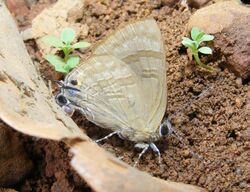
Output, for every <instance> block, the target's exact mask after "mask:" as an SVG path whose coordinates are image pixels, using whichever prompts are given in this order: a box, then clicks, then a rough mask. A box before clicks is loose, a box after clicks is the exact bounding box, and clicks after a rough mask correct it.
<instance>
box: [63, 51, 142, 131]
mask: <svg viewBox="0 0 250 192" xmlns="http://www.w3.org/2000/svg"><path fill="white" fill-rule="evenodd" d="M72 80H73V81H75V80H77V82H78V83H77V85H75V87H76V88H77V89H79V90H81V91H80V92H77V91H73V92H72V90H65V93H64V94H65V96H66V97H67V98H68V99H69V100H70V101H71V102H72V103H73V104H75V105H77V106H79V107H81V108H83V110H84V111H85V115H86V117H87V118H88V119H89V120H90V121H92V122H94V123H95V124H97V125H99V126H101V127H104V128H109V129H113V130H114V131H117V130H120V129H127V128H131V127H133V128H137V127H142V126H145V122H144V121H143V120H142V119H141V117H140V114H141V111H140V110H141V109H143V108H144V105H143V103H142V102H140V101H141V98H142V91H141V82H140V80H139V79H138V77H137V75H136V74H135V73H134V72H133V71H132V70H131V69H130V68H129V67H128V66H127V64H126V63H124V62H122V61H121V60H119V59H117V58H116V57H114V56H112V55H100V56H93V57H91V58H90V59H88V60H87V61H86V62H85V63H84V64H82V65H80V66H79V67H78V68H77V69H76V70H74V71H72V72H71V73H70V74H69V75H67V77H66V79H65V82H66V84H67V85H70V86H72V85H71V82H72Z"/></svg>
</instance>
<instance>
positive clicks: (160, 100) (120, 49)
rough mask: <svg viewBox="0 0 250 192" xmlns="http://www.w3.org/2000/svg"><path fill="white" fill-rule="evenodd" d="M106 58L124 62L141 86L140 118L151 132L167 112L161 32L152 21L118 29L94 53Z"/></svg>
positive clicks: (139, 22)
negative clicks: (142, 106)
mask: <svg viewBox="0 0 250 192" xmlns="http://www.w3.org/2000/svg"><path fill="white" fill-rule="evenodd" d="M94 54H95V55H102V54H109V55H113V56H115V57H116V58H118V59H120V60H122V61H123V62H125V63H126V64H127V65H128V66H129V67H130V68H131V70H133V71H134V72H135V73H136V75H137V76H138V78H139V79H140V81H141V83H142V91H143V100H141V102H144V108H143V109H141V110H140V111H141V114H140V115H141V116H142V118H143V119H144V121H145V122H146V127H141V128H142V129H149V130H152V131H154V130H155V129H157V128H158V127H159V125H160V122H161V120H162V118H163V116H164V112H165V108H166V102H167V101H166V66H165V52H164V48H163V43H162V38H161V33H160V30H159V28H158V26H157V24H156V22H155V20H153V19H145V20H140V21H137V22H135V23H131V24H128V25H126V26H125V27H122V28H121V29H118V30H117V31H115V32H114V33H113V34H112V35H111V36H109V37H107V38H106V39H105V40H104V41H103V42H102V43H101V44H100V45H99V46H98V47H97V48H96V49H95V51H94Z"/></svg>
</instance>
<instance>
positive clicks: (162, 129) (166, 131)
mask: <svg viewBox="0 0 250 192" xmlns="http://www.w3.org/2000/svg"><path fill="white" fill-rule="evenodd" d="M168 134H169V129H168V127H167V126H161V127H160V135H161V136H164V135H168Z"/></svg>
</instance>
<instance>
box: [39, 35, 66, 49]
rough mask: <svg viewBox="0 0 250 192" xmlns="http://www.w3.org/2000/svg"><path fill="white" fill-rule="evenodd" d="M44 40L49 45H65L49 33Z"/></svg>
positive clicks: (59, 46) (58, 46) (57, 46)
mask: <svg viewBox="0 0 250 192" xmlns="http://www.w3.org/2000/svg"><path fill="white" fill-rule="evenodd" d="M42 41H43V42H44V43H46V44H48V45H51V46H53V47H56V48H61V47H62V46H63V42H62V41H61V40H60V39H58V38H56V37H55V36H52V35H47V36H44V37H43V38H42Z"/></svg>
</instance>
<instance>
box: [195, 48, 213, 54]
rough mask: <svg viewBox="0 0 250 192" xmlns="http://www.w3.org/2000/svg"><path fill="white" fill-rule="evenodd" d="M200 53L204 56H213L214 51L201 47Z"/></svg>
mask: <svg viewBox="0 0 250 192" xmlns="http://www.w3.org/2000/svg"><path fill="white" fill-rule="evenodd" d="M198 51H199V52H201V53H203V54H212V49H210V48H209V47H201V48H199V49H198Z"/></svg>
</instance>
